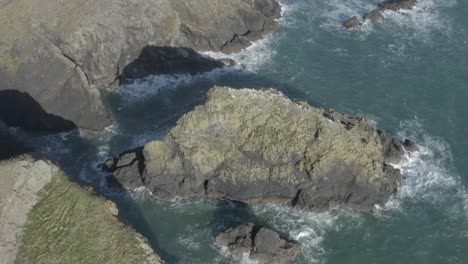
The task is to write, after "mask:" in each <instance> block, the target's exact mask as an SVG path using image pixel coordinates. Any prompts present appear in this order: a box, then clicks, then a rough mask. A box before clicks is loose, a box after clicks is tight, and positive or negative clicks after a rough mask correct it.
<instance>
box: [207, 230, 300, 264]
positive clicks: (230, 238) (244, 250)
mask: <svg viewBox="0 0 468 264" xmlns="http://www.w3.org/2000/svg"><path fill="white" fill-rule="evenodd" d="M215 243H216V245H217V246H219V247H221V248H223V249H227V250H228V251H229V252H230V253H231V254H232V255H234V256H236V257H242V256H243V255H244V254H246V255H247V256H248V257H249V258H250V259H251V260H253V261H256V262H259V263H269V264H270V263H271V264H279V263H289V262H291V261H294V260H295V259H296V258H297V256H298V255H299V253H300V252H301V247H300V245H299V243H298V242H297V241H293V240H288V239H284V238H282V237H281V236H280V235H279V234H278V233H277V232H275V231H273V230H271V229H268V228H264V227H260V226H256V225H254V224H252V223H249V224H245V225H240V226H237V227H235V228H229V229H227V230H225V231H223V232H221V233H219V234H218V235H217V236H216V237H215Z"/></svg>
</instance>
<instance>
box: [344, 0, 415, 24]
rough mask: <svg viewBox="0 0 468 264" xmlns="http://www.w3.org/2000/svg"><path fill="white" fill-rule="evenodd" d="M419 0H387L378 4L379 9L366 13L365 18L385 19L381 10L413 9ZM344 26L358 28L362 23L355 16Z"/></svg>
mask: <svg viewBox="0 0 468 264" xmlns="http://www.w3.org/2000/svg"><path fill="white" fill-rule="evenodd" d="M416 3H417V0H387V1H384V2H382V3H380V4H379V5H378V8H377V9H374V10H372V11H371V12H370V13H368V14H366V15H365V16H364V17H363V19H364V20H366V21H371V22H377V21H381V20H383V19H384V16H383V15H382V12H381V11H385V10H392V11H400V10H402V9H403V10H411V9H413V8H414V7H415V6H416ZM343 25H344V27H345V28H347V29H350V28H356V27H359V26H361V25H362V23H361V22H360V21H359V18H358V17H357V16H353V17H352V18H350V19H349V20H347V21H346V22H345V23H344V24H343Z"/></svg>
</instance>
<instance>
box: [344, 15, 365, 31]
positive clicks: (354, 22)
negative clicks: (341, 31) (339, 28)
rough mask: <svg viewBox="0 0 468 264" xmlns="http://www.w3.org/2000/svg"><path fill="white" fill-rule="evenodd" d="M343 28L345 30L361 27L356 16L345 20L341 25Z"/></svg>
mask: <svg viewBox="0 0 468 264" xmlns="http://www.w3.org/2000/svg"><path fill="white" fill-rule="evenodd" d="M343 26H344V27H345V28H346V29H352V28H357V27H359V26H361V21H360V20H359V18H358V17H357V16H353V17H352V18H350V19H348V20H346V21H345V22H344V23H343Z"/></svg>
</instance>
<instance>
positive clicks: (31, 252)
mask: <svg viewBox="0 0 468 264" xmlns="http://www.w3.org/2000/svg"><path fill="white" fill-rule="evenodd" d="M0 176H1V177H0V256H1V263H3V264H13V263H109V264H110V263H112V264H113V263H125V264H126V263H147V264H160V263H163V262H162V261H161V260H160V258H159V256H158V255H156V254H155V253H154V251H153V250H152V248H151V247H150V246H149V245H148V243H147V242H146V240H145V239H144V238H143V237H142V236H141V235H139V234H137V233H136V232H135V231H134V230H133V229H131V228H129V227H127V226H125V225H124V224H123V223H122V222H120V221H119V220H118V219H117V212H118V211H117V207H116V206H115V204H114V203H112V202H110V201H107V200H105V199H103V198H100V197H98V196H97V195H96V194H95V193H93V192H92V191H90V190H87V189H84V188H82V187H80V186H79V185H78V184H76V183H73V182H71V181H70V180H69V179H68V178H67V176H65V175H64V173H63V172H62V171H61V170H60V169H59V167H58V166H57V165H56V164H54V163H53V162H51V161H49V160H47V159H45V158H44V157H42V156H40V155H38V154H27V155H22V156H18V157H16V158H12V159H9V160H4V161H0Z"/></svg>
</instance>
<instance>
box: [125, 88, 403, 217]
mask: <svg viewBox="0 0 468 264" xmlns="http://www.w3.org/2000/svg"><path fill="white" fill-rule="evenodd" d="M389 140H390V141H392V140H393V138H392V137H389V136H388V135H387V134H385V135H383V134H382V133H379V132H378V131H377V130H376V129H375V128H374V127H373V126H372V125H371V123H370V122H369V121H367V120H366V119H362V118H354V117H351V116H348V115H346V114H342V113H339V112H335V111H333V110H327V109H319V108H314V107H312V106H310V105H308V104H306V103H303V102H293V101H291V100H290V99H288V98H287V97H286V96H284V95H283V94H282V93H280V92H278V91H276V90H271V89H270V90H250V89H241V90H236V89H231V88H225V87H215V88H213V89H211V90H210V91H209V93H208V98H207V100H206V102H205V104H204V105H201V106H198V107H196V108H195V110H194V111H192V112H190V113H187V114H186V115H184V116H183V117H182V118H180V119H179V121H178V122H177V126H176V127H174V128H173V129H172V130H171V131H170V133H169V134H168V135H167V136H166V138H165V139H164V140H163V141H154V142H150V143H148V144H147V145H146V146H145V147H144V149H143V160H144V162H143V163H144V169H143V170H141V171H142V173H141V174H139V175H138V174H133V175H128V173H127V174H126V175H125V177H121V176H122V175H118V171H116V172H117V176H118V177H117V178H118V180H119V181H120V183H121V184H122V185H123V186H126V187H134V184H135V179H137V180H138V181H140V185H142V186H143V185H144V186H146V187H148V188H149V189H150V191H152V192H153V194H154V195H156V196H158V197H161V198H173V197H175V196H181V197H190V196H203V195H206V196H209V197H226V198H229V199H233V200H239V201H244V202H249V201H263V202H265V201H268V202H278V203H282V204H289V205H291V206H294V207H297V208H302V209H309V210H326V209H328V208H330V207H333V206H340V205H343V206H349V207H353V208H357V209H361V210H371V209H372V208H373V207H374V205H375V204H380V205H381V204H383V203H385V202H386V201H387V200H388V198H389V197H390V196H391V195H392V194H393V193H394V192H395V191H396V190H397V187H398V185H399V182H400V175H399V172H398V171H396V172H395V171H394V170H391V169H390V168H391V166H390V165H386V160H387V159H389V157H388V154H391V155H393V154H394V152H392V151H387V152H385V151H386V147H385V146H387V145H385V146H384V144H387V141H389ZM395 141H396V139H395ZM392 160H393V159H392ZM135 164H136V163H135ZM138 164H142V163H141V162H140V163H138ZM134 166H137V165H134ZM126 171H129V170H126ZM133 171H135V170H133ZM127 183H129V184H128V186H127Z"/></svg>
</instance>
